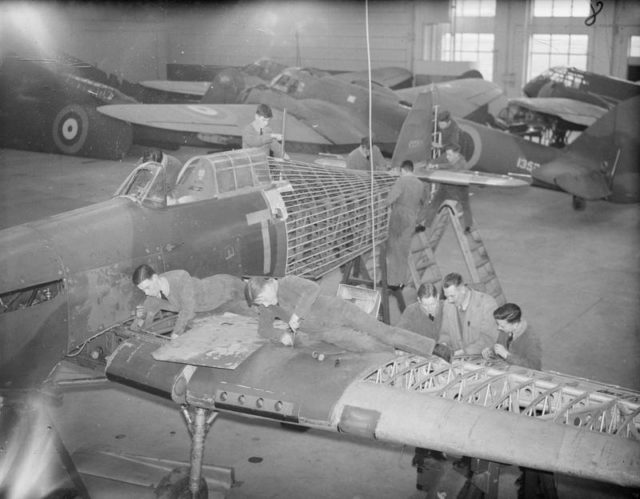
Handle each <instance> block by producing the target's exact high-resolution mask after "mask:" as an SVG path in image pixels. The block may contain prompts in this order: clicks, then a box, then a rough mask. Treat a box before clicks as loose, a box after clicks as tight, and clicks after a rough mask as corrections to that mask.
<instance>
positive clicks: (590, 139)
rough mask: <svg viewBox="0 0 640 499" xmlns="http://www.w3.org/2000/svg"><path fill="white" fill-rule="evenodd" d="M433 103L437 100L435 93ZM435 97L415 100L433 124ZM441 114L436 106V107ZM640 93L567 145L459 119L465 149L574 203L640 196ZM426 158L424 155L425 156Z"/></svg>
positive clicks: (495, 169)
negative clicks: (560, 192) (553, 144)
mask: <svg viewBox="0 0 640 499" xmlns="http://www.w3.org/2000/svg"><path fill="white" fill-rule="evenodd" d="M434 94H435V96H434V97H433V102H434V103H438V102H439V100H438V99H439V94H438V93H437V92H434ZM431 102H432V99H431V98H430V96H429V95H428V93H423V94H421V95H420V96H419V97H418V99H417V100H416V102H415V103H414V106H413V110H412V113H414V117H413V118H412V119H413V120H415V121H417V122H418V123H419V125H417V126H419V127H421V128H422V129H424V130H431V129H432V123H431V122H432V120H433V119H434V113H433V107H432V105H431ZM436 114H437V109H436ZM638 116H640V96H637V97H633V98H631V99H628V100H626V101H623V102H621V103H620V104H619V105H617V106H615V107H613V108H612V109H610V110H608V111H606V112H604V114H602V116H601V117H599V118H598V119H597V120H596V121H595V122H593V124H591V125H590V126H589V127H587V128H586V129H584V131H583V132H582V133H581V134H580V135H579V136H578V137H577V138H576V139H575V140H574V141H573V142H571V143H570V144H568V145H566V146H565V147H563V148H556V147H548V146H545V145H544V144H540V143H538V142H536V141H532V140H528V139H527V138H525V137H523V136H520V135H518V134H513V133H508V132H507V131H505V130H503V129H500V128H493V127H489V126H484V125H481V124H478V123H475V122H472V121H469V120H465V119H460V118H457V119H456V122H457V123H458V125H459V126H460V129H461V139H460V142H461V149H462V151H461V152H462V154H463V155H464V156H465V159H466V160H467V163H468V165H469V167H470V168H471V169H473V170H477V171H481V172H489V173H496V174H502V175H528V176H531V178H532V180H533V182H534V184H536V185H539V186H543V187H551V188H555V189H561V190H563V191H566V192H568V193H569V194H571V195H572V196H573V206H574V208H576V209H584V207H585V200H597V199H606V200H608V201H612V202H615V203H636V202H638V201H640V123H639V122H638ZM426 141H427V137H426V136H424V137H419V136H416V137H415V138H414V140H413V141H412V142H411V143H410V144H408V145H407V147H408V148H409V149H412V148H413V149H415V150H416V151H420V153H419V154H422V151H423V150H424V149H425V148H426V147H427V146H426V145H425V143H426ZM422 157H424V156H422Z"/></svg>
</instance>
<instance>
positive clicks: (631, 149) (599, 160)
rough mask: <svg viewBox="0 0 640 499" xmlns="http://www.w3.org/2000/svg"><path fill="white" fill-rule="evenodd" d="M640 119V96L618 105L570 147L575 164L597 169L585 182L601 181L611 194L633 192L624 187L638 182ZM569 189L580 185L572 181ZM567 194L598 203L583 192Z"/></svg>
mask: <svg viewBox="0 0 640 499" xmlns="http://www.w3.org/2000/svg"><path fill="white" fill-rule="evenodd" d="M638 116H640V96H636V97H632V98H631V99H627V100H626V101H623V102H621V103H620V104H618V105H617V106H616V107H614V108H613V109H611V110H610V111H608V112H607V113H606V114H604V115H603V116H602V117H601V118H600V119H598V120H597V121H596V122H595V123H593V124H592V125H591V126H590V127H589V128H587V129H586V130H585V131H584V132H582V134H581V135H580V136H579V137H578V138H577V139H576V140H574V141H573V142H572V143H571V144H569V145H568V146H567V147H566V151H567V153H569V154H570V155H571V157H572V158H573V160H574V162H575V163H577V164H592V165H593V164H596V165H597V167H596V168H593V167H592V168H591V172H590V174H589V175H588V176H586V177H585V178H588V179H591V180H593V179H597V181H598V183H599V184H604V187H606V190H608V191H613V192H618V191H620V192H630V191H629V187H628V186H623V185H621V184H622V183H625V182H628V181H629V179H631V178H637V175H638V164H640V123H639V122H638ZM624 179H626V180H624ZM555 180H556V181H555V183H557V184H558V185H560V183H559V182H560V178H556V179H555ZM565 183H566V182H565ZM569 185H571V186H572V187H574V186H575V185H576V184H575V182H573V181H571V182H569ZM604 187H603V186H602V185H601V186H599V187H598V188H597V192H598V193H601V192H604V191H605V189H604ZM566 190H567V191H568V192H570V193H572V194H576V195H578V196H581V197H585V198H586V199H594V198H593V197H587V196H582V195H581V193H580V192H574V191H573V190H569V189H566ZM636 191H637V189H636ZM590 192H591V189H588V190H587V191H586V193H590ZM607 195H608V194H607ZM629 196H630V198H633V197H634V196H636V194H634V195H631V194H629ZM600 197H602V196H600ZM621 201H622V200H621ZM626 201H629V200H626Z"/></svg>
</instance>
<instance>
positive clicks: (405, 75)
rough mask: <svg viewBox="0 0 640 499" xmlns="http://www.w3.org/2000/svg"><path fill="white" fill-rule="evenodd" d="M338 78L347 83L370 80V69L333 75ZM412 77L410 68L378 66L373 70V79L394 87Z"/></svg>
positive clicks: (385, 85) (383, 84)
mask: <svg viewBox="0 0 640 499" xmlns="http://www.w3.org/2000/svg"><path fill="white" fill-rule="evenodd" d="M333 77H334V78H337V79H338V80H342V81H346V82H347V83H355V82H362V81H368V80H369V73H368V71H354V72H351V73H339V74H336V75H333ZM410 78H413V73H412V72H411V71H409V70H408V69H404V68H397V67H388V68H377V69H372V70H371V80H372V81H375V82H376V83H378V84H380V85H382V86H384V87H389V88H393V87H395V86H396V85H400V84H402V83H404V82H406V81H407V80H409V79H410Z"/></svg>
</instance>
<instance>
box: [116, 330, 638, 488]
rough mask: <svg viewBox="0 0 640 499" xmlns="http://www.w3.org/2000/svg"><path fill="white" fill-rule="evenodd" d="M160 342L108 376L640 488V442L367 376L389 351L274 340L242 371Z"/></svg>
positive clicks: (122, 361) (136, 349) (212, 403)
mask: <svg viewBox="0 0 640 499" xmlns="http://www.w3.org/2000/svg"><path fill="white" fill-rule="evenodd" d="M157 346H158V343H157V342H156V341H154V340H153V339H145V338H142V337H141V338H138V339H135V340H128V341H127V342H125V343H124V344H123V345H121V346H120V347H119V348H118V350H117V351H116V352H115V353H114V355H113V356H112V358H111V359H110V363H109V365H108V367H107V376H108V378H109V379H112V380H114V381H118V382H121V383H125V384H129V385H132V386H135V387H137V388H142V389H144V390H146V391H151V392H153V393H156V394H159V395H162V396H164V397H166V398H169V397H171V398H172V399H173V400H174V401H175V402H176V403H179V404H184V403H186V404H190V405H193V406H197V407H203V408H206V409H210V410H219V411H229V412H237V413H241V414H245V415H247V416H254V417H263V418H268V419H273V420H278V421H287V422H292V423H297V424H302V425H305V426H311V427H314V428H317V429H322V430H326V431H337V432H343V433H349V434H351V435H354V436H358V437H362V438H368V439H374V440H381V441H386V442H392V443H399V444H403V445H411V446H418V447H425V448H432V449H437V450H441V451H444V452H450V453H454V454H458V455H459V454H462V455H469V456H473V457H479V458H482V459H487V460H490V461H495V462H503V463H510V464H514V465H518V466H525V467H529V468H534V469H541V470H547V471H552V472H558V473H564V474H568V475H572V476H576V477H580V478H587V479H593V480H598V481H603V482H608V483H615V484H617V485H621V486H624V487H640V475H639V474H638V469H640V442H638V441H634V440H631V439H626V438H622V437H616V436H612V435H607V434H603V433H598V432H594V431H589V430H586V429H585V428H578V427H573V426H569V425H563V424H558V423H554V422H553V421H549V420H546V421H545V420H542V419H537V418H532V417H528V416H523V415H517V414H513V413H510V412H505V411H500V410H491V409H487V408H484V407H479V406H473V405H469V404H465V403H461V402H456V401H452V400H447V399H444V398H440V397H437V396H434V395H430V394H427V393H419V392H415V391H406V390H404V389H402V388H392V387H388V386H384V385H382V384H377V383H374V382H371V381H362V380H363V378H364V376H365V375H366V374H368V373H370V372H372V371H373V370H374V369H375V368H376V366H380V365H384V363H385V362H388V361H389V360H390V359H391V358H392V357H393V354H390V353H375V354H343V355H339V356H338V355H336V356H329V357H327V359H325V360H324V362H319V361H318V360H316V359H314V358H313V356H312V355H311V351H309V350H306V349H302V348H298V349H296V348H289V347H284V346H280V345H276V344H266V345H264V346H262V347H261V348H260V349H259V350H257V351H256V352H255V353H253V354H252V355H251V356H250V357H249V358H248V359H246V360H245V361H244V362H243V363H242V364H241V365H240V366H238V368H236V369H235V370H230V369H217V368H206V367H198V368H195V369H194V368H192V367H191V366H186V365H184V364H177V363H172V362H157V361H156V362H155V365H152V364H153V362H152V357H151V352H152V351H153V349H155V348H157ZM338 358H339V359H340V361H339V362H337V363H336V360H337V359H338Z"/></svg>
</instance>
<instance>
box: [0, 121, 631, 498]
mask: <svg viewBox="0 0 640 499" xmlns="http://www.w3.org/2000/svg"><path fill="white" fill-rule="evenodd" d="M419 112H420V111H419V110H414V112H413V115H412V116H414V117H415V116H416V113H419ZM409 125H411V123H409ZM423 133H424V130H422V129H420V128H418V127H416V126H408V127H407V128H405V132H404V133H403V134H402V137H401V140H400V141H399V142H400V144H401V146H400V147H404V146H403V145H402V144H407V147H408V144H411V143H412V141H413V140H415V137H416V136H418V135H422V134H423ZM401 152H402V151H401ZM398 154H400V152H399V153H398ZM452 173H453V172H452ZM465 175H466V174H464V173H463V175H462V176H463V177H464V176H465ZM477 175H478V176H481V175H482V174H480V173H478V174H477ZM165 179H166V175H164V172H163V167H162V165H160V164H158V163H145V164H142V165H140V166H138V167H136V168H135V169H134V170H133V171H132V173H131V174H130V175H129V176H128V178H127V179H126V180H125V181H124V182H123V184H122V185H121V186H120V188H119V189H118V191H117V192H116V195H115V197H114V198H113V199H111V200H108V201H105V202H102V203H98V204H95V205H91V206H88V207H85V208H80V209H77V210H74V211H71V212H67V213H63V214H59V215H55V216H52V217H49V218H47V219H44V220H41V221H36V222H30V223H27V224H24V225H20V226H16V227H13V228H9V229H5V230H3V231H0V274H1V275H2V276H3V279H2V281H0V286H2V287H1V288H0V300H1V301H0V305H1V309H0V330H1V331H2V332H3V334H2V335H0V347H1V348H0V384H1V385H0V386H1V387H2V390H3V392H2V393H3V395H4V396H6V397H9V396H10V394H11V393H12V392H14V393H15V392H18V393H20V389H21V388H25V387H29V386H34V384H37V383H38V381H41V380H43V379H44V378H47V377H49V375H50V373H51V372H52V368H54V366H56V364H57V363H58V362H59V361H60V359H66V360H67V361H76V362H78V363H81V364H83V365H91V366H93V368H94V369H96V370H97V371H98V372H99V373H103V374H104V375H106V377H107V378H108V379H109V380H111V381H114V382H118V383H123V384H127V385H131V386H134V387H135V388H136V389H139V390H143V391H146V392H149V393H153V394H156V395H160V396H162V397H165V398H168V399H171V400H173V401H174V402H175V403H176V404H179V405H180V406H182V407H183V411H184V413H185V414H187V415H188V416H187V417H188V421H189V425H190V428H191V429H192V430H193V431H192V450H193V453H192V461H191V464H192V466H191V469H190V473H189V477H187V478H188V480H186V482H185V486H186V487H188V489H189V491H190V492H191V494H192V495H193V496H195V494H196V493H198V490H199V483H200V480H199V479H200V477H201V469H202V466H201V465H202V452H203V449H204V440H205V436H206V433H207V430H208V428H209V425H210V424H211V422H212V421H213V419H214V418H215V415H216V414H217V413H218V412H219V411H228V412H231V413H236V414H239V415H244V416H247V417H259V418H266V419H271V420H276V421H281V422H285V423H289V424H295V425H302V426H306V427H312V428H316V429H318V430H322V431H332V432H338V433H341V434H346V435H349V436H352V437H359V438H365V439H374V440H380V441H387V442H395V443H401V444H406V445H410V446H418V447H424V448H429V449H437V450H441V451H444V452H447V453H455V454H458V455H460V454H462V455H468V456H473V457H477V458H480V459H482V460H487V461H491V462H499V463H511V464H514V465H518V466H524V467H527V468H533V469H538V470H548V471H552V472H560V473H566V474H569V475H572V476H577V477H584V478H591V479H595V480H599V481H604V482H608V483H613V484H617V485H620V486H624V487H638V486H640V479H639V477H638V474H637V466H638V463H640V442H639V441H638V427H639V426H640V396H639V395H638V394H635V393H633V392H630V391H628V390H624V389H621V388H618V387H612V386H608V385H601V384H598V383H593V382H588V383H587V382H585V381H584V380H576V379H574V378H571V377H567V376H562V375H553V374H549V373H539V372H536V371H531V370H526V369H525V370H523V369H515V370H513V369H509V368H508V367H507V366H506V365H501V364H498V363H491V362H488V363H487V362H485V361H479V360H475V361H472V360H471V359H457V360H455V361H454V362H453V363H452V364H449V363H447V362H446V361H444V360H442V359H440V358H439V357H434V356H429V355H415V352H414V353H403V354H402V355H396V354H394V353H385V352H373V353H371V352H370V353H359V352H350V351H342V352H340V353H339V354H338V353H336V352H335V348H333V350H332V349H331V347H330V345H325V346H323V345H320V346H317V345H316V346H314V347H313V351H312V350H311V349H310V348H304V347H300V348H296V347H294V348H291V347H285V346H283V345H280V344H274V343H271V342H268V341H265V340H264V339H262V338H260V337H259V336H258V334H257V328H256V324H255V321H254V322H252V319H251V318H247V317H243V316H235V315H229V314H227V315H211V316H208V315H207V316H201V317H199V318H198V319H197V320H196V321H195V322H194V324H193V328H192V329H191V330H189V331H187V333H186V334H185V335H184V336H182V337H180V338H179V339H177V340H171V339H170V338H169V337H168V336H167V333H168V332H170V330H171V326H172V322H171V321H172V320H173V319H174V317H172V316H169V317H163V318H161V319H160V320H159V321H158V322H157V323H155V324H154V325H153V327H152V328H151V329H150V330H134V328H131V327H130V326H131V324H132V322H133V320H134V318H135V316H134V315H133V311H134V310H135V306H136V305H137V303H138V302H139V301H140V299H141V296H140V292H139V290H137V288H136V287H135V286H134V285H133V283H132V282H131V274H132V271H133V270H134V269H135V268H136V267H137V266H139V265H140V264H142V263H147V264H150V265H151V266H152V267H154V268H155V269H156V270H158V271H160V272H162V271H167V270H171V269H185V270H187V271H188V272H190V273H191V274H192V275H194V276H197V277H206V276H209V275H213V274H217V273H230V274H234V275H237V276H243V275H254V276H255V275H265V276H276V277H278V276H284V275H290V274H293V275H298V276H303V277H307V278H310V279H320V278H322V276H324V275H326V274H328V273H329V272H332V271H334V270H336V269H338V268H339V267H340V266H342V265H343V264H346V263H348V262H351V261H352V260H353V259H354V258H356V257H358V256H362V255H365V254H367V253H369V252H370V251H371V250H372V248H373V247H374V246H377V245H379V244H380V243H382V242H383V241H384V240H385V239H386V237H387V224H388V208H387V206H386V204H385V199H386V197H387V195H388V192H389V190H390V189H391V186H392V185H393V183H394V182H395V180H396V177H395V176H394V175H392V174H390V173H385V172H380V173H373V174H371V175H370V174H368V173H366V172H359V171H352V170H346V169H344V168H339V167H335V168H332V167H327V166H320V165H312V164H305V163H300V162H295V161H285V160H273V159H268V158H267V157H266V155H265V154H264V152H263V151H259V150H254V149H248V150H236V151H228V152H222V153H216V154H207V155H203V156H197V157H195V158H192V159H191V160H189V161H188V162H187V163H185V165H184V166H183V169H182V171H181V173H180V175H179V177H178V180H177V184H176V185H175V186H171V187H174V188H173V189H172V193H171V197H169V196H168V194H167V192H168V190H167V186H166V185H165ZM448 181H449V182H454V181H453V180H452V179H448ZM466 183H467V184H468V183H469V181H467V182H466ZM116 234H117V235H118V237H114V235H116ZM403 334H404V333H403ZM406 334H412V333H408V332H406ZM174 341H175V342H174ZM323 349H324V350H323ZM313 352H319V354H316V355H314V353H313ZM320 354H323V355H320ZM335 355H339V359H337V360H339V362H336V361H333V360H331V361H326V359H325V360H321V357H327V356H328V357H330V358H332V357H333V356H335ZM292 370H293V371H294V372H295V373H296V375H295V376H291V372H292ZM54 377H55V376H54ZM309 386H313V388H314V389H313V390H309ZM541 441H544V444H543V445H541ZM13 465H14V466H19V463H18V462H15V463H13ZM8 476H10V475H8ZM1 479H2V477H0V480H1Z"/></svg>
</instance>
